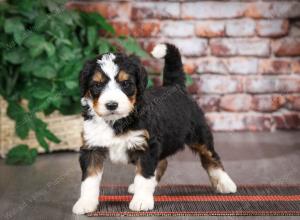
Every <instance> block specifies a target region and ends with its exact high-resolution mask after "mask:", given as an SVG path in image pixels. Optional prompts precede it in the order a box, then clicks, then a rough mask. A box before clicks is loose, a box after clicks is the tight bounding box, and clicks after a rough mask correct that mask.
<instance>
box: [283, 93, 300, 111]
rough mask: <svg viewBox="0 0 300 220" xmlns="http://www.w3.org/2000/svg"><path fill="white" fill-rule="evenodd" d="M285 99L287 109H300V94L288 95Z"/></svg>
mask: <svg viewBox="0 0 300 220" xmlns="http://www.w3.org/2000/svg"><path fill="white" fill-rule="evenodd" d="M286 100H287V107H288V109H291V110H296V111H300V95H288V96H287V97H286Z"/></svg>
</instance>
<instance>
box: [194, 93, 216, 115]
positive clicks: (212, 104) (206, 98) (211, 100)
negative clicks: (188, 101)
mask: <svg viewBox="0 0 300 220" xmlns="http://www.w3.org/2000/svg"><path fill="white" fill-rule="evenodd" d="M197 103H198V105H199V106H200V107H201V108H202V109H203V111H205V112H213V111H218V110H219V103H220V96H217V95H201V96H200V97H199V98H198V99H197Z"/></svg>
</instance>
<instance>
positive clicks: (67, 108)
mask: <svg viewBox="0 0 300 220" xmlns="http://www.w3.org/2000/svg"><path fill="white" fill-rule="evenodd" d="M99 31H101V33H102V32H104V33H105V34H102V35H101V36H99ZM0 32H1V34H0V42H1V45H0V51H1V52H0V62H1V66H0V95H1V96H3V97H4V99H5V100H6V101H7V102H8V108H7V114H8V116H9V117H10V118H11V119H13V120H14V121H15V132H16V134H17V135H18V136H19V137H20V138H21V139H25V138H26V137H27V136H28V133H29V131H30V130H32V131H34V132H35V135H36V139H37V141H38V143H39V144H40V146H41V147H43V148H44V149H45V151H46V152H47V151H48V148H49V145H48V141H51V142H55V143H58V142H59V141H60V140H59V139H58V138H57V137H56V136H55V134H53V133H52V132H51V131H50V130H49V129H48V128H47V124H46V123H45V122H43V121H42V120H41V119H40V118H39V117H38V116H37V113H39V112H43V113H44V114H46V115H48V114H50V113H52V112H53V111H55V110H58V111H59V112H60V113H62V114H65V115H68V114H75V113H78V112H79V111H80V105H79V103H80V102H79V100H80V96H79V88H78V83H77V81H78V74H79V72H80V70H81V68H82V66H83V64H84V62H85V61H86V60H88V59H90V58H92V57H94V56H96V55H97V54H99V53H104V52H108V51H114V50H115V49H116V47H119V46H121V47H123V48H124V49H125V51H127V52H131V53H135V54H137V55H139V56H145V55H146V53H145V52H144V51H143V50H142V49H141V48H140V47H139V46H138V44H137V43H136V42H135V41H134V40H133V39H132V38H128V37H115V36H114V29H113V28H112V26H111V25H110V24H108V23H107V22H106V20H105V19H104V18H103V17H102V16H101V15H99V14H93V13H91V14H85V13H81V12H76V11H67V10H64V3H61V1H57V0H56V1H53V0H49V1H47V0H38V1H36V0H22V1H19V0H10V1H6V3H1V4H0ZM108 36H109V37H108ZM24 100H26V104H25V105H21V104H20V103H21V101H24ZM36 155H37V154H36V152H35V151H31V150H30V149H29V148H28V146H25V145H19V146H16V147H15V148H14V149H13V150H11V151H10V152H9V153H8V155H7V163H10V164H12V163H21V164H22V163H25V164H30V163H32V162H33V161H34V158H35V157H36ZM16 158H17V159H16Z"/></svg>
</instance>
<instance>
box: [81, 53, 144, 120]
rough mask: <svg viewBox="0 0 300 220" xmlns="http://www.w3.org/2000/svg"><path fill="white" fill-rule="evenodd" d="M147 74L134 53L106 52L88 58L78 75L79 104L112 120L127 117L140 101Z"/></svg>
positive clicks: (105, 118)
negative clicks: (90, 58)
mask: <svg viewBox="0 0 300 220" xmlns="http://www.w3.org/2000/svg"><path fill="white" fill-rule="evenodd" d="M146 86H147V73H146V70H145V68H144V67H143V66H142V64H141V62H140V60H139V59H138V58H137V57H135V56H127V55H125V54H121V53H107V54H103V55H101V56H99V57H97V58H96V59H94V60H91V61H88V62H87V63H86V64H85V66H84V68H83V70H82V71H81V74H80V89H81V97H82V99H81V102H82V105H84V106H86V105H88V106H89V107H90V108H91V109H92V110H93V111H94V112H95V113H96V114H97V115H98V116H99V117H102V118H103V119H104V120H107V121H115V120H118V119H120V118H124V117H126V116H128V115H129V114H130V113H131V112H132V111H134V108H135V106H136V105H137V103H138V102H139V101H140V100H141V96H142V94H143V92H144V90H145V88H146Z"/></svg>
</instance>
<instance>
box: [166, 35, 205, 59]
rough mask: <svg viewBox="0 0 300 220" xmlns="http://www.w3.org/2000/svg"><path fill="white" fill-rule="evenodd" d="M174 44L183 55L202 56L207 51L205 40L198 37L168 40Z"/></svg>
mask: <svg viewBox="0 0 300 220" xmlns="http://www.w3.org/2000/svg"><path fill="white" fill-rule="evenodd" d="M169 42H170V43H173V44H175V45H176V46H177V47H178V48H179V50H180V52H181V53H182V54H183V55H184V56H192V57H194V56H203V55H206V53H207V46H208V43H207V40H206V39H198V38H189V39H182V38H181V39H180V38H174V39H170V40H169Z"/></svg>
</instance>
